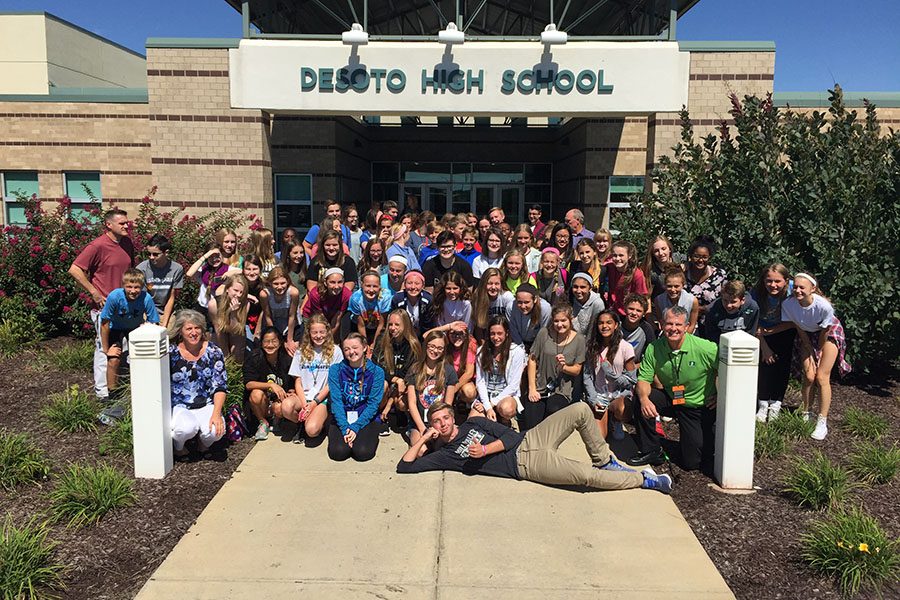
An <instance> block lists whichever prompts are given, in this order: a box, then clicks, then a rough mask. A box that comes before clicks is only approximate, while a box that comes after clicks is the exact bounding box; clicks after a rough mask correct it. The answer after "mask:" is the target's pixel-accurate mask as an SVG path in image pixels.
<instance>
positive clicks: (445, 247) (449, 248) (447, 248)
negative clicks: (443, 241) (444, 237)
mask: <svg viewBox="0 0 900 600" xmlns="http://www.w3.org/2000/svg"><path fill="white" fill-rule="evenodd" d="M440 249H441V250H456V246H441V248H440Z"/></svg>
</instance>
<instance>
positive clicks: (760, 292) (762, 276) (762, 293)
mask: <svg viewBox="0 0 900 600" xmlns="http://www.w3.org/2000/svg"><path fill="white" fill-rule="evenodd" d="M769 271H775V272H776V273H778V274H779V275H781V276H782V277H784V292H783V293H782V294H781V296H779V298H778V301H779V303H780V302H784V300H785V299H786V298H787V297H788V288H790V287H791V286H790V284H791V272H790V271H788V268H787V267H786V266H784V265H783V264H781V263H780V262H773V263H769V264H767V265H766V266H764V267H763V268H762V270H761V271H760V272H759V278H758V279H757V280H756V285H755V286H753V291H754V292H755V293H756V298H757V300H758V301H759V305H760V307H762V306H763V299H764V298H768V297H769V290H767V289H766V275H768V274H769Z"/></svg>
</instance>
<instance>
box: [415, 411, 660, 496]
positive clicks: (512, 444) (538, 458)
mask: <svg viewBox="0 0 900 600" xmlns="http://www.w3.org/2000/svg"><path fill="white" fill-rule="evenodd" d="M483 409H484V407H483V406H482V405H481V403H480V402H476V403H475V405H474V406H473V407H472V412H470V413H469V418H468V419H467V420H466V421H465V422H464V423H463V424H462V425H459V426H457V425H456V421H455V419H454V414H453V407H452V406H451V405H449V404H445V403H444V402H436V403H434V404H432V405H431V408H430V409H429V411H428V420H429V423H430V427H428V429H426V430H425V433H424V434H423V435H422V436H421V437H420V438H419V439H418V441H416V443H414V444H413V445H412V446H410V448H409V450H407V451H406V453H405V454H404V455H403V458H401V459H400V462H399V463H398V464H397V472H398V473H421V472H424V471H459V472H460V473H465V474H466V475H478V474H482V475H493V476H495V477H507V478H510V479H524V480H526V481H534V482H536V483H544V484H547V485H582V486H586V487H589V488H593V489H598V490H624V489H630V488H637V487H641V488H646V489H654V490H659V491H661V492H663V493H666V494H668V493H669V492H671V490H672V478H671V477H669V476H668V475H657V474H656V473H654V472H653V470H652V469H649V468H648V469H644V470H643V471H642V472H640V473H639V472H637V471H633V470H631V469H629V468H627V467H625V466H623V465H621V464H620V463H619V462H618V461H617V460H616V459H615V458H614V457H613V455H612V453H611V452H610V450H609V446H607V445H606V442H605V441H603V438H602V437H600V431H599V429H597V425H596V424H594V417H593V414H592V413H591V409H590V408H589V407H588V405H587V404H585V403H583V402H578V403H576V404H573V405H572V406H568V407H566V408H564V409H563V410H560V411H559V412H557V413H555V414H553V415H551V416H550V417H548V418H547V419H546V420H544V421H542V422H541V423H540V424H538V425H537V426H536V427H534V428H533V429H530V430H529V431H528V432H526V433H524V434H523V433H518V432H516V431H514V430H513V429H510V428H509V427H507V426H505V425H501V424H500V423H495V422H494V421H491V420H490V419H487V418H486V417H484V415H483V414H482V413H481V412H479V411H480V410H483ZM576 430H577V431H578V433H579V434H580V435H581V439H582V441H583V442H584V446H585V449H586V450H587V452H588V455H589V456H590V458H591V463H590V464H588V463H583V462H579V461H576V460H572V459H570V458H566V457H564V456H562V455H561V454H559V446H560V445H561V444H562V442H563V441H565V440H566V438H568V437H569V436H570V435H572V433H574V432H575V431H576Z"/></svg>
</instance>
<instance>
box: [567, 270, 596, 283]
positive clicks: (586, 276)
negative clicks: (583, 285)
mask: <svg viewBox="0 0 900 600" xmlns="http://www.w3.org/2000/svg"><path fill="white" fill-rule="evenodd" d="M579 277H581V278H582V279H584V280H586V281H587V282H588V285H590V286H591V287H594V278H593V277H591V276H590V275H588V274H587V273H585V272H584V271H579V272H578V273H575V274H574V275H572V281H575V280H576V279H578V278H579Z"/></svg>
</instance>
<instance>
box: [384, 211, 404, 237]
mask: <svg viewBox="0 0 900 600" xmlns="http://www.w3.org/2000/svg"><path fill="white" fill-rule="evenodd" d="M388 216H390V215H388ZM404 235H406V225H401V226H400V228H399V229H398V230H397V232H396V233H395V234H394V235H393V236H392V237H393V238H394V241H397V240H399V239H400V238H402V237H403V236H404Z"/></svg>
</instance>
